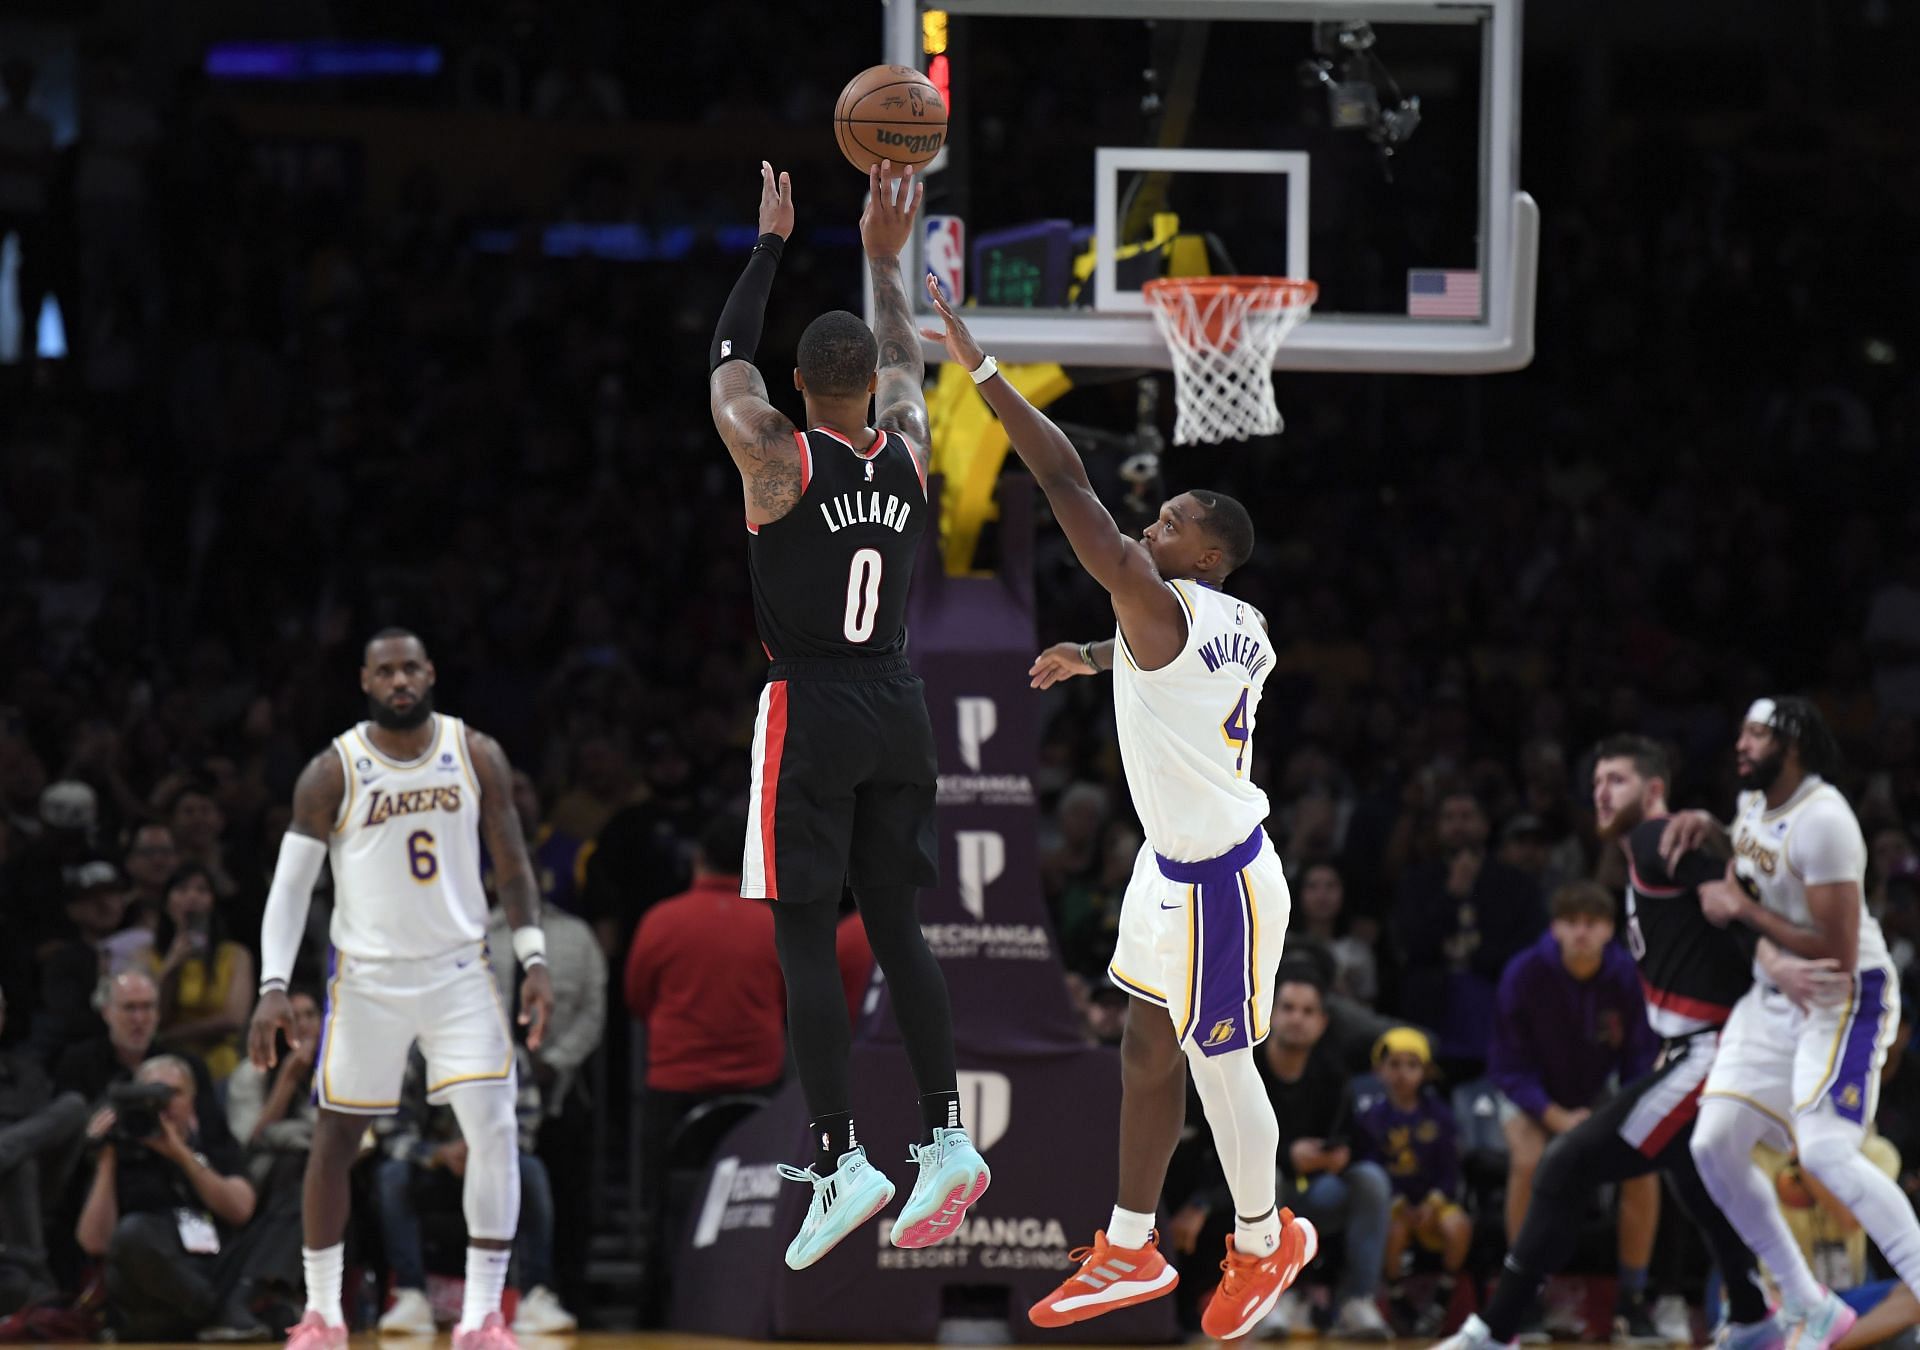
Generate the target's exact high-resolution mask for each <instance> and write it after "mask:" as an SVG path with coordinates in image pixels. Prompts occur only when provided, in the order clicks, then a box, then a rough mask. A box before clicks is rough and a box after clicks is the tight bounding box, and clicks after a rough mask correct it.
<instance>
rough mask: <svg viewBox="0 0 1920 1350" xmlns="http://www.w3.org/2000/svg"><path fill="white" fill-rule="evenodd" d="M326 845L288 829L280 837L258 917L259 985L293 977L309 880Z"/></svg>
mask: <svg viewBox="0 0 1920 1350" xmlns="http://www.w3.org/2000/svg"><path fill="white" fill-rule="evenodd" d="M326 860H327V846H326V844H325V843H324V842H322V841H321V840H318V839H315V838H313V837H312V836H310V835H305V834H295V833H294V832H293V831H292V830H288V831H287V832H286V833H285V834H284V835H282V836H281V838H280V857H279V859H278V861H276V862H275V863H274V865H273V886H272V887H271V888H270V889H269V890H268V891H267V912H266V914H265V915H264V916H263V917H262V918H261V920H260V987H261V988H262V989H285V988H286V987H287V981H288V980H289V979H291V978H292V976H293V962H294V958H295V957H297V956H299V955H300V939H301V938H303V937H305V936H306V932H307V906H308V905H309V904H311V903H312V901H313V883H314V882H316V881H318V880H319V879H320V864H321V863H323V862H325V861H326Z"/></svg>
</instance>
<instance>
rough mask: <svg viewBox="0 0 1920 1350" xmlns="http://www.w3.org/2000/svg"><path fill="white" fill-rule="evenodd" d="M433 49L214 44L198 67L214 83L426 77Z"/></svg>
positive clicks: (435, 62)
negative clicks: (200, 67) (201, 67)
mask: <svg viewBox="0 0 1920 1350" xmlns="http://www.w3.org/2000/svg"><path fill="white" fill-rule="evenodd" d="M442 64H443V58H442V54H441V51H440V49H439V48H438V47H433V46H424V45H422V44H420V43H414V42H319V41H315V42H216V43H214V44H213V45H212V46H210V47H208V48H207V56H206V61H205V63H204V67H203V68H204V69H205V71H206V73H207V76H208V78H210V79H215V80H278V81H301V80H351V79H387V80H391V79H429V78H431V77H433V76H435V75H438V74H439V73H440V67H441V65H442Z"/></svg>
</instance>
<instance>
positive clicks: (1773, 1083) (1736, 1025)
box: [1702, 965, 1900, 1149]
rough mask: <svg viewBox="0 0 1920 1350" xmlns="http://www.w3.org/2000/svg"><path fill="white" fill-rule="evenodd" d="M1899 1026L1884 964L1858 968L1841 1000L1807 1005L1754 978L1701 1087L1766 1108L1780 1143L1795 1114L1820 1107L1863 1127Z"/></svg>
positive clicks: (1893, 983) (1894, 980) (1785, 1143)
mask: <svg viewBox="0 0 1920 1350" xmlns="http://www.w3.org/2000/svg"><path fill="white" fill-rule="evenodd" d="M1899 1026H1900V980H1899V978H1898V977H1897V976H1896V975H1895V974H1894V973H1893V970H1892V968H1891V967H1888V966H1879V965H1875V966H1868V967H1866V968H1865V969H1863V970H1859V971H1856V972H1855V973H1854V977H1853V988H1852V990H1851V991H1850V992H1849V993H1848V995H1847V997H1846V999H1845V1000H1844V1001H1843V1002H1841V1003H1840V1004H1838V1005H1837V1006H1833V1007H1818V1008H1815V1009H1813V1010H1812V1011H1811V1012H1805V1013H1803V1012H1801V1011H1800V1010H1799V1009H1798V1008H1796V1007H1794V1006H1793V1004H1792V1003H1791V1002H1789V1001H1788V999H1787V996H1786V995H1785V994H1783V993H1781V992H1780V991H1779V990H1778V989H1774V988H1772V987H1771V986H1769V985H1766V984H1756V985H1754V986H1753V988H1751V989H1749V990H1748V991H1747V992H1746V994H1745V995H1744V996H1742V998H1741V999H1740V1001H1739V1002H1738V1003H1736V1004H1734V1007H1733V1016H1732V1018H1730V1019H1729V1020H1728V1022H1727V1029H1726V1031H1725V1032H1723V1033H1722V1035H1721V1037H1720V1052H1719V1054H1718V1055H1716V1056H1715V1058H1714V1061H1713V1072H1711V1073H1710V1074H1708V1075H1707V1085H1706V1089H1705V1091H1704V1093H1703V1094H1702V1095H1703V1096H1705V1097H1725V1098H1730V1099H1732V1100H1734V1101H1738V1102H1743V1103H1745V1104H1746V1105H1747V1106H1749V1107H1751V1108H1753V1109H1754V1110H1755V1111H1758V1112H1759V1113H1760V1114H1761V1115H1763V1116H1766V1117H1767V1118H1768V1119H1769V1120H1770V1121H1771V1122H1772V1123H1773V1127H1774V1128H1773V1136H1774V1138H1773V1141H1772V1142H1774V1143H1775V1144H1776V1145H1778V1146H1779V1147H1781V1148H1783V1149H1791V1148H1792V1147H1793V1124H1794V1122H1795V1121H1797V1120H1801V1119H1804V1118H1805V1117H1807V1116H1811V1115H1814V1114H1816V1113H1819V1112H1829V1113H1831V1114H1832V1115H1834V1116H1836V1117H1838V1118H1839V1119H1840V1120H1843V1121H1846V1122H1848V1123H1850V1124H1853V1125H1858V1126H1861V1127H1862V1128H1864V1127H1865V1125H1866V1123H1867V1122H1868V1121H1871V1120H1872V1119H1873V1115H1874V1111H1875V1110H1876V1109H1877V1108H1878V1106H1879V1101H1880V1070H1881V1067H1882V1066H1883V1065H1885V1064H1886V1062H1887V1050H1888V1048H1889V1047H1890V1046H1891V1045H1892V1044H1893V1036H1894V1032H1895V1031H1897V1030H1898V1029H1899Z"/></svg>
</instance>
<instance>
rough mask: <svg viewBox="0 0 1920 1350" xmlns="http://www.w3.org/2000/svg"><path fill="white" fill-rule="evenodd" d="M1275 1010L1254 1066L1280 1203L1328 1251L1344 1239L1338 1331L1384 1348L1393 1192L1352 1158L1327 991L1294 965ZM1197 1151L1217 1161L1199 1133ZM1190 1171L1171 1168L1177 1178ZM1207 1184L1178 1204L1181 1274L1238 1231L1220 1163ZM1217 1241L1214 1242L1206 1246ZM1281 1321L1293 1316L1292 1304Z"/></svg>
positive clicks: (1349, 1117)
mask: <svg viewBox="0 0 1920 1350" xmlns="http://www.w3.org/2000/svg"><path fill="white" fill-rule="evenodd" d="M1275 978H1276V980H1277V982H1278V983H1277V987H1276V989H1275V992H1274V1001H1273V1026H1272V1030H1271V1031H1270V1032H1269V1034H1268V1036H1267V1039H1266V1042H1265V1044H1263V1045H1262V1046H1261V1047H1260V1052H1259V1054H1258V1055H1257V1057H1256V1061H1257V1064H1258V1066H1259V1069H1260V1077H1261V1079H1262V1081H1263V1082H1264V1083H1265V1084H1266V1089H1267V1096H1268V1097H1269V1098H1270V1099H1271V1100H1272V1102H1273V1108H1274V1114H1275V1116H1276V1117H1277V1118H1278V1119H1279V1121H1280V1155H1279V1172H1280V1177H1279V1196H1280V1203H1281V1204H1282V1205H1285V1206H1286V1207H1288V1208H1289V1209H1291V1210H1292V1211H1293V1212H1294V1213H1295V1214H1297V1215H1299V1216H1301V1217H1303V1218H1306V1219H1310V1220H1312V1221H1313V1224H1314V1226H1315V1227H1316V1228H1317V1229H1319V1231H1320V1245H1321V1250H1322V1251H1327V1250H1329V1248H1330V1247H1331V1245H1332V1243H1333V1241H1334V1240H1336V1239H1337V1240H1339V1242H1340V1249H1341V1255H1342V1257H1343V1264H1342V1265H1341V1269H1340V1277H1339V1282H1338V1284H1337V1285H1336V1286H1335V1288H1334V1293H1333V1307H1334V1318H1333V1325H1332V1328H1331V1329H1330V1331H1329V1335H1331V1336H1333V1337H1335V1338H1337V1339H1340V1340H1357V1341H1379V1340H1389V1339H1391V1338H1392V1335H1393V1333H1392V1330H1391V1329H1390V1328H1389V1327H1388V1326H1387V1323H1386V1319H1385V1318H1383V1317H1382V1316H1381V1315H1380V1309H1379V1307H1378V1306H1377V1305H1376V1304H1375V1302H1374V1294H1375V1291H1376V1289H1377V1288H1378V1286H1379V1282H1380V1274H1381V1271H1382V1269H1383V1266H1384V1262H1385V1260H1386V1244H1387V1228H1388V1219H1389V1214H1390V1212H1391V1207H1392V1204H1393V1185H1392V1182H1391V1181H1390V1180H1389V1179H1388V1177H1387V1174H1386V1171H1385V1170H1384V1169H1383V1168H1382V1167H1381V1166H1380V1164H1379V1163H1377V1162H1365V1161H1360V1160H1356V1159H1355V1157H1354V1150H1353V1144H1354V1133H1353V1099H1352V1093H1351V1091H1350V1089H1349V1087H1348V1079H1347V1074H1346V1073H1345V1071H1344V1070H1342V1069H1341V1068H1340V1066H1339V1065H1337V1064H1335V1063H1334V1062H1333V1059H1332V1058H1331V1057H1330V1056H1329V1055H1328V1054H1327V1053H1326V1050H1325V1048H1324V1047H1323V1045H1322V1044H1321V1038H1322V1037H1323V1036H1324V1035H1325V1034H1326V1030H1327V1011H1326V1004H1325V998H1326V985H1325V982H1324V981H1323V980H1322V979H1321V977H1320V974H1319V972H1318V971H1317V970H1316V969H1314V967H1313V966H1312V965H1311V964H1308V963H1304V962H1297V961H1293V960H1288V961H1286V962H1283V963H1282V964H1281V967H1280V971H1279V973H1278V975H1277V976H1276V977H1275ZM1196 1139H1197V1140H1198V1141H1199V1142H1198V1143H1197V1144H1196V1145H1188V1144H1183V1145H1182V1146H1181V1148H1182V1150H1183V1151H1184V1150H1187V1149H1188V1148H1190V1147H1196V1146H1197V1147H1199V1148H1200V1149H1202V1150H1203V1152H1204V1153H1211V1150H1212V1147H1213V1145H1212V1141H1211V1138H1210V1137H1209V1136H1208V1135H1207V1134H1206V1132H1205V1127H1204V1126H1202V1127H1201V1129H1200V1132H1199V1134H1198V1135H1197V1136H1196ZM1183 1171H1184V1172H1188V1173H1191V1172H1192V1171H1193V1169H1192V1168H1190V1167H1188V1168H1175V1169H1173V1172H1175V1173H1178V1172H1183ZM1200 1175H1201V1176H1202V1177H1203V1178H1204V1181H1203V1182H1202V1184H1201V1185H1200V1186H1199V1187H1198V1188H1197V1189H1196V1190H1195V1191H1194V1192H1193V1193H1192V1194H1191V1195H1190V1196H1189V1197H1188V1198H1187V1199H1186V1201H1185V1203H1184V1204H1182V1205H1180V1206H1179V1207H1178V1209H1177V1212H1176V1213H1175V1214H1174V1217H1173V1220H1172V1221H1171V1223H1170V1224H1169V1225H1168V1234H1169V1236H1170V1237H1171V1238H1172V1239H1173V1246H1174V1249H1175V1250H1176V1251H1178V1252H1179V1253H1181V1256H1182V1258H1183V1262H1182V1263H1183V1265H1187V1266H1189V1268H1191V1267H1192V1264H1193V1263H1192V1261H1191V1260H1189V1259H1187V1258H1195V1257H1197V1255H1198V1254H1199V1253H1201V1252H1211V1251H1213V1250H1214V1248H1215V1244H1216V1243H1217V1237H1215V1236H1214V1233H1213V1230H1214V1229H1218V1231H1219V1233H1221V1234H1224V1233H1225V1232H1227V1231H1228V1230H1229V1228H1230V1227H1231V1225H1232V1222H1233V1200H1232V1197H1231V1196H1230V1195H1229V1194H1228V1192H1227V1187H1226V1179H1225V1175H1224V1173H1223V1172H1222V1171H1221V1169H1220V1164H1219V1161H1218V1159H1217V1157H1214V1158H1212V1159H1211V1162H1210V1165H1208V1166H1206V1167H1204V1168H1203V1169H1200ZM1209 1239H1212V1240H1209ZM1286 1302H1287V1303H1288V1305H1289V1307H1288V1310H1287V1311H1283V1312H1282V1314H1281V1320H1282V1321H1283V1322H1290V1320H1291V1318H1292V1317H1293V1316H1294V1315H1295V1314H1294V1313H1293V1311H1292V1308H1293V1307H1294V1306H1296V1305H1295V1304H1294V1302H1293V1301H1292V1300H1286Z"/></svg>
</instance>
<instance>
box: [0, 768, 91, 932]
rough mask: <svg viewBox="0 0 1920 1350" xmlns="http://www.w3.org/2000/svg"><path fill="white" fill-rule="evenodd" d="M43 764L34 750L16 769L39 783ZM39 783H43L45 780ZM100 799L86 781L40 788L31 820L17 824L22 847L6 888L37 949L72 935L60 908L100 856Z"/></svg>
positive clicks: (12, 862)
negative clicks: (83, 869) (81, 871)
mask: <svg viewBox="0 0 1920 1350" xmlns="http://www.w3.org/2000/svg"><path fill="white" fill-rule="evenodd" d="M38 765H39V760H38V758H37V757H34V756H32V752H31V751H27V752H26V753H25V754H23V755H21V756H19V757H17V758H16V759H15V768H16V770H17V771H18V772H19V773H20V774H21V776H22V777H23V778H25V779H28V780H34V779H36V776H37V775H38V773H39V770H38ZM38 781H43V782H44V777H39V778H38ZM99 819H100V807H99V799H98V798H97V797H96V796H95V795H94V791H93V789H92V788H90V787H88V786H87V785H86V784H85V783H78V782H73V781H70V780H66V781H61V782H57V783H48V784H46V786H45V787H44V788H43V789H41V791H40V793H39V796H38V798H37V800H36V802H35V805H34V812H33V815H32V817H31V818H30V819H28V820H24V821H21V822H20V823H19V834H20V839H19V846H18V850H17V852H15V853H14V856H13V857H12V859H11V861H10V862H9V864H8V868H7V872H8V876H7V889H8V890H9V891H10V892H11V893H12V894H13V895H14V896H15V897H16V898H17V901H18V903H19V905H20V906H21V908H20V911H19V913H20V915H21V921H22V923H23V931H24V932H25V934H26V936H27V939H28V940H29V941H30V942H32V943H33V944H34V945H35V946H36V947H38V946H40V945H42V944H44V943H45V942H47V941H48V940H50V939H52V938H57V937H67V936H70V932H69V928H70V925H67V924H62V923H61V922H60V921H59V918H58V917H57V914H56V909H55V907H56V905H57V904H58V903H59V900H60V898H61V897H62V896H64V895H68V894H71V892H72V889H73V881H74V876H75V872H76V869H78V868H79V867H80V866H81V865H82V864H84V863H86V862H88V861H91V860H93V859H95V858H97V857H98V856H99V853H98V850H97V849H95V847H94V839H95V837H96V836H97V835H98V833H99Z"/></svg>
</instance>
